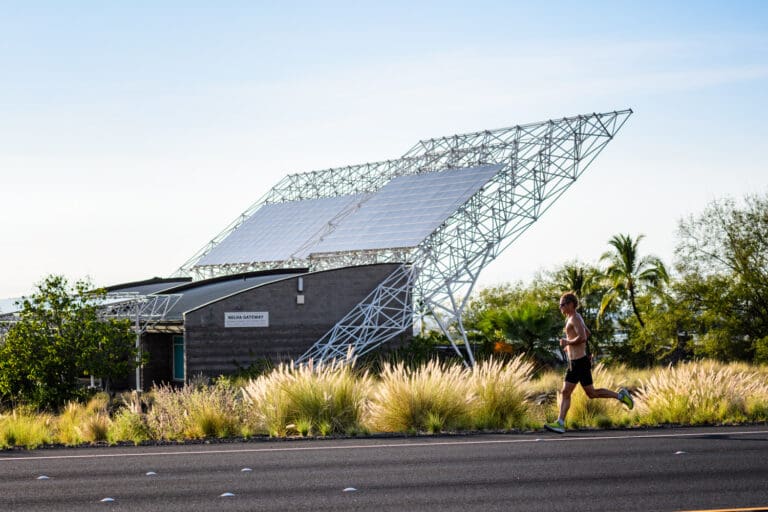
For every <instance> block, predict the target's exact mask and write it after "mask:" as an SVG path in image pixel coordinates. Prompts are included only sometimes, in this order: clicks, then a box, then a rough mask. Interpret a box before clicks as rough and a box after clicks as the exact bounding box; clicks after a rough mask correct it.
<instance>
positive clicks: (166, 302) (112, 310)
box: [100, 292, 181, 392]
mask: <svg viewBox="0 0 768 512" xmlns="http://www.w3.org/2000/svg"><path fill="white" fill-rule="evenodd" d="M180 299H181V294H176V293H171V294H157V295H155V294H149V295H143V294H140V293H138V292H110V293H107V295H106V301H109V302H107V303H105V304H102V305H101V307H100V309H101V312H100V314H101V317H102V318H128V319H130V320H131V321H132V322H133V326H132V328H133V332H134V333H135V334H136V360H137V361H138V362H139V363H141V335H142V334H144V333H145V332H146V331H147V329H150V328H151V327H152V326H154V325H155V324H157V322H160V321H162V320H163V319H165V316H166V315H167V314H168V311H170V310H171V308H173V306H175V305H176V303H177V302H179V300H180ZM136 391H139V392H141V391H142V387H141V364H138V365H137V366H136Z"/></svg>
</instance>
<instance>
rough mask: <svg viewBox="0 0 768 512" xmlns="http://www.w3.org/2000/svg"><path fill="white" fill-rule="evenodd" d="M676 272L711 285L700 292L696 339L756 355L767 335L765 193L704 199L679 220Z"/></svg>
mask: <svg viewBox="0 0 768 512" xmlns="http://www.w3.org/2000/svg"><path fill="white" fill-rule="evenodd" d="M678 236H679V244H678V247H677V256H678V259H679V263H678V271H679V272H680V273H681V274H683V275H685V276H687V278H688V279H690V280H697V279H699V280H705V282H707V280H708V282H712V283H714V284H716V286H717V287H716V288H715V289H713V290H711V291H709V292H708V293H701V294H700V295H701V296H702V297H703V299H702V304H701V306H702V309H701V310H700V316H701V317H702V319H703V320H702V325H701V328H702V329H703V330H702V332H700V339H701V341H702V344H703V345H704V346H706V347H709V349H708V350H710V351H712V352H715V353H719V354H721V357H726V358H730V359H734V358H735V359H752V358H758V359H759V358H761V357H762V356H759V354H763V349H762V343H764V342H763V341H762V340H764V339H765V337H766V336H768V195H764V196H754V195H753V196H747V197H746V198H745V200H744V201H743V203H742V204H737V203H736V202H735V201H733V200H731V199H725V200H719V201H714V202H712V203H710V204H709V205H708V206H707V208H706V209H705V210H704V212H702V214H700V215H698V216H691V217H689V218H687V219H685V220H683V221H681V222H680V225H679V229H678Z"/></svg>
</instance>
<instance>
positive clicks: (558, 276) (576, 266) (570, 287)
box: [553, 262, 599, 299]
mask: <svg viewBox="0 0 768 512" xmlns="http://www.w3.org/2000/svg"><path fill="white" fill-rule="evenodd" d="M553 277H554V281H555V287H557V289H558V290H562V291H572V292H573V293H575V294H576V296H577V297H578V298H579V299H583V298H585V297H587V296H588V295H590V294H591V293H592V291H593V289H594V287H595V284H596V283H595V280H596V278H597V277H599V276H598V275H597V268H595V267H592V266H586V265H582V264H581V263H578V262H573V263H566V264H565V265H563V267H562V268H561V269H559V270H558V271H557V272H555V273H554V275H553Z"/></svg>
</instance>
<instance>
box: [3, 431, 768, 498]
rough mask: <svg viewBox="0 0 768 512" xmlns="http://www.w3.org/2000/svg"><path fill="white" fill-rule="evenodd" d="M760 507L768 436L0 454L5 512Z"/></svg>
mask: <svg viewBox="0 0 768 512" xmlns="http://www.w3.org/2000/svg"><path fill="white" fill-rule="evenodd" d="M41 477H47V478H41ZM225 493H231V494H232V496H222V495H223V494H225ZM105 498H111V499H112V500H114V501H102V500H104V499H105ZM760 507H763V508H764V509H765V510H768V426H762V427H733V428H704V429H688V428H684V429H650V430H630V431H601V432H582V433H567V434H565V435H563V436H558V435H557V434H549V433H544V432H541V433H533V434H522V435H473V436H445V437H443V436H438V437H411V438H386V439H382V438H379V439H345V440H320V441H288V442H282V441H255V442H248V443H236V444H211V445H186V446H156V447H130V448H115V447H112V448H77V449H43V450H36V451H32V452H25V451H6V452H0V511H17V510H25V511H26V510H35V511H48V510H50V511H54V510H55V511H62V510H78V511H84V510H112V509H114V510H137V511H182V510H183V511H192V510H199V511H217V512H218V511H228V510H253V511H260V510H275V511H277V510H279V511H290V512H296V511H304V510H312V511H322V510H334V511H336V510H367V511H379V510H393V511H394V510H397V511H422V510H436V511H440V512H446V511H454V510H455V511H459V510H461V511H466V510H482V511H495V510H504V511H507V510H520V511H525V510H531V511H541V510H546V511H567V512H578V511H583V510H600V511H635V510H637V511H650V510H660V511H677V510H706V509H724V508H752V509H755V508H756V509H758V510H759V509H760Z"/></svg>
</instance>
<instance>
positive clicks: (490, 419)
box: [469, 355, 534, 429]
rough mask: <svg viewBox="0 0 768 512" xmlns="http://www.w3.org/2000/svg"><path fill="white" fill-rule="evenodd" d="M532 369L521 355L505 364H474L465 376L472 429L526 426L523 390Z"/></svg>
mask: <svg viewBox="0 0 768 512" xmlns="http://www.w3.org/2000/svg"><path fill="white" fill-rule="evenodd" d="M533 369H534V365H533V363H531V362H529V361H526V360H524V358H523V356H522V355H520V356H517V357H515V358H514V359H512V360H510V361H508V362H506V363H505V362H503V361H500V360H498V359H497V360H488V361H483V362H480V363H478V364H477V365H476V366H475V367H474V368H473V369H472V371H471V372H470V375H469V377H470V378H469V387H470V389H471V391H472V393H473V400H472V403H471V408H470V411H471V412H470V414H471V418H472V424H473V426H474V427H475V428H479V429H512V428H522V427H524V426H526V425H527V424H528V423H530V421H529V418H528V404H527V403H526V401H525V396H526V393H525V390H526V389H527V386H528V382H529V381H530V378H531V375H532V374H533Z"/></svg>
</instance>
